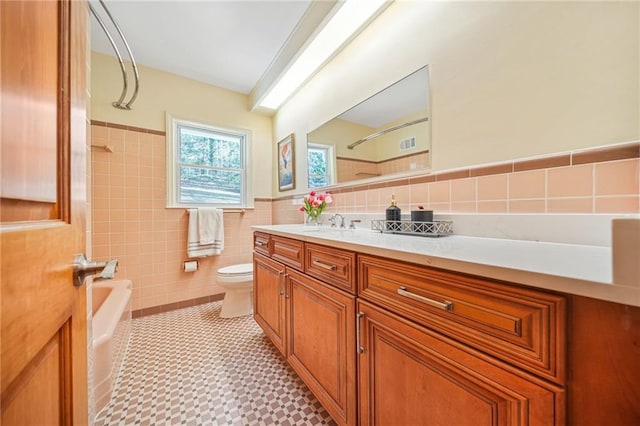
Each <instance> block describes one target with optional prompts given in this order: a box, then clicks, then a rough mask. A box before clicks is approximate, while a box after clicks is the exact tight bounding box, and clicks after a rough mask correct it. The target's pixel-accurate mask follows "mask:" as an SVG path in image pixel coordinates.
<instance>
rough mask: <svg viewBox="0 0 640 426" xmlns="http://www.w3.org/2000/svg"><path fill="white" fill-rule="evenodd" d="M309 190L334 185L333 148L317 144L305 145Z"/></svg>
mask: <svg viewBox="0 0 640 426" xmlns="http://www.w3.org/2000/svg"><path fill="white" fill-rule="evenodd" d="M307 164H308V165H309V170H308V176H309V181H308V184H309V188H318V187H321V186H329V185H332V184H333V183H334V180H335V179H334V167H333V164H334V159H333V147H332V146H331V145H321V144H317V143H311V142H310V143H308V144H307Z"/></svg>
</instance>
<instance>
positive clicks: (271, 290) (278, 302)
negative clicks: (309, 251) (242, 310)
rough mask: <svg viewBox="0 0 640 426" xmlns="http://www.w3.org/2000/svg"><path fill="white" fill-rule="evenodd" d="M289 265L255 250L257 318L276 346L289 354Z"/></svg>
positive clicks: (255, 307)
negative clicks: (285, 276) (285, 280)
mask: <svg viewBox="0 0 640 426" xmlns="http://www.w3.org/2000/svg"><path fill="white" fill-rule="evenodd" d="M284 273H285V267H284V266H283V265H281V264H280V263H278V262H274V261H273V260H271V259H269V258H268V257H266V256H263V255H261V254H258V253H254V254H253V318H254V319H255V320H256V322H257V323H258V325H260V327H262V330H264V332H265V334H266V335H267V336H268V337H269V339H271V341H272V342H273V344H274V345H275V347H276V348H278V350H279V351H280V352H281V353H282V355H283V356H286V350H287V348H286V342H287V340H286V322H285V320H286V311H285V308H286V303H285V298H284V294H285V291H284V290H285V282H284Z"/></svg>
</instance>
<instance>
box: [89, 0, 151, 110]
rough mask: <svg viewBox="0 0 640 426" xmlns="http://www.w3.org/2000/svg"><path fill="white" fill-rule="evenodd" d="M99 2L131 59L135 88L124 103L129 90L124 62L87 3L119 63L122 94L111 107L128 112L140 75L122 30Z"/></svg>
mask: <svg viewBox="0 0 640 426" xmlns="http://www.w3.org/2000/svg"><path fill="white" fill-rule="evenodd" d="M99 2H100V5H101V6H102V8H103V9H104V11H105V13H106V14H107V16H108V17H109V19H110V20H111V23H113V26H114V28H115V29H116V32H117V33H118V35H119V36H120V39H121V40H122V43H124V47H125V48H126V49H127V53H128V54H129V58H130V59H131V67H132V68H133V76H134V77H135V87H134V89H133V95H132V96H131V99H129V102H127V103H124V98H125V96H126V95H127V89H128V88H129V79H128V76H127V68H126V67H125V65H124V60H123V59H122V55H121V54H120V50H118V46H117V45H116V42H115V40H114V39H113V37H112V36H111V33H110V32H109V30H108V29H107V26H106V25H105V23H104V21H103V20H102V19H101V18H100V16H99V15H98V13H97V12H96V10H95V9H94V8H93V6H91V3H89V10H90V11H91V14H92V15H93V16H94V18H96V21H98V24H100V27H101V28H102V31H104V33H105V34H106V36H107V39H109V43H111V47H113V50H114V51H115V53H116V56H117V57H118V62H119V63H120V70H121V71H122V93H121V94H120V98H118V100H117V101H115V102H112V103H111V105H113V106H114V107H115V108H118V109H124V110H130V109H131V104H133V101H135V100H136V97H137V96H138V88H139V87H140V75H139V74H138V66H137V65H136V60H135V59H134V58H133V53H132V52H131V48H130V47H129V43H127V39H126V38H125V37H124V34H123V33H122V30H121V29H120V27H119V26H118V24H117V23H116V20H115V19H114V18H113V15H111V12H109V9H107V5H106V4H104V1H103V0H99Z"/></svg>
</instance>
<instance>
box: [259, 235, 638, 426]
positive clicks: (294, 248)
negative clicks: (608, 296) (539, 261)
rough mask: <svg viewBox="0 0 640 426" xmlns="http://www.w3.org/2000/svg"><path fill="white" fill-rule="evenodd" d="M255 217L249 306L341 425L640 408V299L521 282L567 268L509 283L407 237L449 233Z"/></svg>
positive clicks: (442, 245)
mask: <svg viewBox="0 0 640 426" xmlns="http://www.w3.org/2000/svg"><path fill="white" fill-rule="evenodd" d="M254 230H255V233H254V317H255V319H256V321H257V322H258V324H259V325H260V326H261V327H262V328H263V329H264V331H265V333H266V335H267V336H269V338H270V339H271V340H272V341H273V343H274V345H275V346H276V347H277V348H278V349H279V350H280V352H281V353H282V354H283V356H284V357H286V359H287V360H288V362H289V363H290V365H291V366H292V367H293V368H294V370H295V371H296V372H297V373H298V374H299V375H300V377H301V378H302V379H303V380H304V382H305V383H306V384H307V385H308V386H309V388H310V389H311V391H312V392H313V393H314V394H315V395H316V397H317V398H318V399H319V400H320V402H321V403H322V404H323V405H324V407H325V408H326V409H327V411H328V412H329V413H330V414H331V415H332V417H333V418H334V420H335V421H336V422H337V423H338V424H342V425H356V424H359V425H390V424H397V425H413V424H424V423H425V422H427V420H428V423H433V424H510V425H516V424H518V425H519V424H540V425H551V424H557V425H560V424H567V423H569V424H578V423H579V424H597V423H598V422H599V420H605V419H606V420H607V421H608V422H614V423H616V424H627V423H633V422H635V421H637V420H638V416H640V405H639V401H640V400H639V398H640V394H639V391H638V390H637V389H636V386H635V385H634V383H638V380H637V379H639V378H640V377H639V376H640V373H639V372H638V369H639V367H638V361H640V358H639V356H640V354H639V351H638V347H637V341H638V340H637V338H638V331H637V329H638V328H637V327H638V326H640V324H639V321H640V309H638V308H636V307H632V306H623V305H620V304H616V303H610V302H604V301H600V300H595V299H592V298H585V297H581V296H576V295H573V294H571V293H568V292H565V291H558V290H553V289H550V288H540V286H538V285H536V280H535V279H533V280H532V281H530V284H529V285H527V283H523V282H522V281H523V280H531V279H532V278H535V277H539V278H540V280H539V281H540V282H541V283H542V285H543V286H547V287H550V286H553V285H559V286H561V287H562V286H563V285H568V282H567V281H566V279H567V277H557V278H558V280H557V282H554V280H553V279H551V280H545V279H544V277H545V275H543V274H540V273H539V272H535V273H532V272H531V271H529V272H526V271H523V274H522V276H523V277H524V278H520V282H513V281H510V280H505V279H504V278H503V277H504V276H515V275H514V271H513V270H511V269H509V268H504V267H500V268H492V267H487V268H483V267H481V266H480V265H478V264H477V263H474V262H468V264H465V262H463V261H462V260H460V259H455V261H453V260H452V259H448V260H447V259H442V258H434V257H433V256H430V255H426V254H425V253H424V250H427V251H428V250H431V249H433V247H431V248H427V249H424V250H422V249H420V250H422V252H421V251H420V250H417V251H416V250H412V249H411V247H409V246H411V245H416V247H417V246H435V247H436V249H438V250H440V251H441V252H446V251H447V250H448V249H451V245H453V246H455V245H456V244H457V243H456V240H455V239H452V240H449V241H448V242H447V241H446V239H443V240H442V241H435V240H427V241H424V240H423V239H420V238H417V239H416V238H415V237H413V238H414V239H412V237H406V236H405V237H402V236H396V235H382V234H375V233H372V231H365V230H358V231H348V230H332V229H313V228H311V229H309V228H305V227H301V226H295V225H280V226H258V227H254ZM350 232H351V233H350ZM465 243H469V241H466V242H465ZM476 243H480V242H476ZM490 243H492V242H490ZM394 247H397V249H395V248H394ZM565 248H566V247H565ZM454 251H456V250H454ZM580 255H584V253H580ZM592 255H593V257H592V259H597V258H598V256H599V254H597V253H595V254H593V253H592ZM516 258H517V256H516ZM594 261H595V262H596V263H597V261H596V260H594ZM434 264H435V265H436V267H434ZM442 265H446V266H447V267H442ZM596 266H597V265H596ZM470 270H473V271H475V273H470V272H469V271H470ZM482 271H485V272H486V273H484V274H483V273H480V272H482ZM501 274H502V275H501ZM558 283H560V284H558ZM563 283H564V284H563ZM562 288H564V287H562ZM621 321H622V322H624V321H626V322H627V324H626V325H620V324H621ZM633 327H635V330H636V331H634V330H633ZM601 345H606V346H607V347H606V348H604V349H603V347H601ZM609 390H610V392H609V393H607V396H606V397H605V398H602V397H599V396H598V395H601V394H600V392H602V391H605V392H607V391H609Z"/></svg>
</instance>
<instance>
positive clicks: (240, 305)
mask: <svg viewBox="0 0 640 426" xmlns="http://www.w3.org/2000/svg"><path fill="white" fill-rule="evenodd" d="M216 282H217V284H218V285H219V286H220V287H222V288H224V290H225V294H224V301H223V302H222V311H220V317H221V318H234V317H241V316H244V315H251V314H252V313H253V263H240V264H238V265H231V266H226V267H224V268H220V269H218V273H217V274H216Z"/></svg>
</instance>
